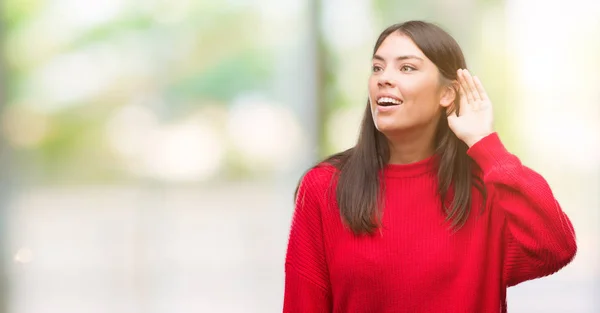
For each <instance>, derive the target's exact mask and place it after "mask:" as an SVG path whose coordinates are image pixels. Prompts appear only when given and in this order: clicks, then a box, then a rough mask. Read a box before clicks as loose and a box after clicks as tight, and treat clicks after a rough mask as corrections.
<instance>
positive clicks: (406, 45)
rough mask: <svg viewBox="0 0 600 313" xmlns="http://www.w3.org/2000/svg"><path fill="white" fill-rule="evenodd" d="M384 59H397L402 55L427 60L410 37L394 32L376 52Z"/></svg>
mask: <svg viewBox="0 0 600 313" xmlns="http://www.w3.org/2000/svg"><path fill="white" fill-rule="evenodd" d="M375 54H377V55H379V56H381V57H383V58H386V59H387V58H395V57H398V56H402V55H416V56H418V57H421V58H423V59H426V57H425V54H424V53H423V51H421V49H419V47H417V45H416V44H415V43H414V42H413V41H412V39H410V38H409V37H408V36H406V35H404V34H402V33H400V32H394V33H392V34H390V35H389V36H387V38H385V39H384V40H383V42H382V43H381V45H380V46H379V48H378V49H377V51H376V52H375Z"/></svg>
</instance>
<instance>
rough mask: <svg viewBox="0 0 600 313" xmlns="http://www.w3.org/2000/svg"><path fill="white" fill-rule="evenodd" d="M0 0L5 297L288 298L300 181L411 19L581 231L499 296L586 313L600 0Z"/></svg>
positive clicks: (19, 309)
mask: <svg viewBox="0 0 600 313" xmlns="http://www.w3.org/2000/svg"><path fill="white" fill-rule="evenodd" d="M3 4H4V6H3V25H4V26H5V27H4V29H5V31H4V32H3V33H2V36H3V38H1V39H2V42H3V48H4V66H3V67H2V68H3V70H4V73H3V77H4V86H3V88H4V89H5V90H6V94H5V98H6V99H5V100H6V101H5V104H4V106H2V108H1V109H2V111H1V112H0V114H1V122H0V126H1V134H2V136H3V139H4V140H3V142H4V144H5V146H6V147H7V148H8V150H7V151H8V152H9V155H8V156H9V157H5V154H2V156H3V162H2V164H1V166H3V167H4V168H3V173H5V174H4V175H3V177H2V178H1V179H2V182H3V183H4V184H3V186H6V188H5V190H3V193H4V194H5V195H6V196H4V197H3V200H4V201H2V202H0V204H1V205H2V211H0V212H1V218H2V226H3V228H2V231H3V234H4V240H3V246H2V251H3V252H4V253H3V254H2V255H3V256H4V260H3V261H4V262H3V265H4V271H5V273H6V277H7V279H5V280H4V282H3V284H4V286H3V288H4V289H3V290H5V292H3V295H2V296H3V299H5V300H6V303H5V305H4V307H0V312H10V313H33V312H35V313H40V312H61V313H68V312H111V313H116V312H123V313H125V312H127V313H130V312H140V313H142V312H143V313H146V312H156V313H159V312H169V313H171V312H181V313H183V312H257V313H258V312H261V313H262V312H278V311H281V306H282V299H283V279H284V276H283V275H284V274H283V262H284V257H285V249H286V244H287V236H288V231H289V224H290V221H291V214H292V210H293V207H292V204H293V201H292V197H293V192H294V188H295V184H296V183H297V181H298V179H299V177H300V175H301V174H302V172H303V171H304V170H306V169H307V167H308V166H309V165H310V164H311V163H313V162H316V161H317V160H318V159H319V158H321V157H323V156H324V155H327V154H329V153H333V152H337V151H339V150H341V149H345V148H348V147H350V146H352V144H353V143H354V140H355V139H356V135H357V133H358V123H359V121H360V118H361V114H362V111H363V109H364V105H365V100H366V82H367V77H368V75H369V70H370V58H371V52H372V46H373V44H374V42H375V39H376V38H377V35H378V33H379V32H380V31H381V30H383V29H384V28H385V27H386V26H387V25H389V24H391V23H396V22H400V21H404V20H408V19H426V20H428V21H433V22H437V23H438V24H440V25H441V26H442V27H444V28H445V29H447V30H448V31H449V32H450V33H451V34H452V35H454V37H455V38H456V39H457V40H458V42H459V43H460V44H461V46H462V48H463V50H464V52H465V55H466V57H467V61H468V64H469V68H470V69H471V70H472V71H473V72H475V73H476V74H477V75H478V76H480V77H481V79H482V81H483V83H484V85H485V86H486V88H487V89H488V92H489V94H490V96H491V97H492V100H493V102H494V105H495V111H496V117H497V123H496V127H497V129H498V131H499V133H500V135H501V137H502V138H503V140H504V141H505V143H506V145H507V146H508V147H509V149H510V150H511V151H512V152H514V153H515V154H517V155H518V156H519V157H520V158H521V160H522V161H523V162H524V163H525V164H526V165H528V166H529V167H531V168H533V169H534V170H536V171H538V172H540V173H541V174H542V175H543V176H544V177H545V178H547V180H548V182H549V183H550V185H551V186H552V187H553V190H554V192H555V194H556V196H557V198H558V199H559V201H560V203H561V204H562V206H563V207H564V210H565V211H566V212H567V213H568V214H569V216H570V217H571V219H572V221H573V223H574V225H575V228H576V232H577V235H578V240H579V252H578V255H577V257H576V258H575V260H574V261H573V263H572V264H570V265H569V266H567V267H566V268H565V269H564V270H563V271H561V272H559V273H558V274H556V275H553V276H551V277H548V278H543V279H539V280H535V281H531V282H527V283H524V284H521V285H519V286H517V287H514V288H510V289H509V294H508V296H509V300H508V301H509V309H510V311H511V312H527V313H530V312H544V313H548V312H575V313H595V312H598V310H600V302H598V300H596V298H597V297H596V296H595V295H597V294H600V286H599V284H600V268H599V266H598V264H600V254H599V250H598V246H599V245H600V242H599V240H598V237H599V236H600V231H599V230H598V225H599V223H600V212H599V205H600V203H599V202H600V201H599V197H598V195H597V193H598V190H600V188H599V187H600V186H599V180H600V177H598V173H599V172H600V168H599V163H600V162H598V160H600V138H599V136H600V129H599V125H600V111H599V110H600V93H599V92H598V88H597V85H598V83H600V71H599V69H600V63H599V62H600V61H599V60H598V58H597V56H598V55H600V43H599V42H598V40H596V38H600V5H598V4H597V3H596V2H595V1H586V0H573V1H570V2H569V5H568V6H565V4H564V3H562V2H559V1H535V0H519V1H516V0H506V1H476V0H460V1H451V2H450V1H441V0H428V1H390V0H377V1H375V0H356V1H341V0H319V1H317V0H304V1H302V0H287V1H280V0H277V1H276V0H259V1H242V0H234V1H183V0H177V1H160V0H151V1H142V2H140V1H132V0H106V1H97V2H86V3H83V2H81V1H75V0H52V1H50V0H49V1H17V0H5V1H4V3H3ZM449 12H452V13H449ZM0 302H1V301H0ZM0 304H1V303H0Z"/></svg>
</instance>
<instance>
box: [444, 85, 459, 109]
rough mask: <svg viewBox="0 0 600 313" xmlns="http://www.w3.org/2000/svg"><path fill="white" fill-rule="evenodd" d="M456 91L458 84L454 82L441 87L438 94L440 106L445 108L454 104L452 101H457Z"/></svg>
mask: <svg viewBox="0 0 600 313" xmlns="http://www.w3.org/2000/svg"><path fill="white" fill-rule="evenodd" d="M457 90H458V82H456V81H453V82H452V83H450V84H447V85H445V86H443V87H442V92H441V94H440V105H441V106H442V107H444V108H447V107H449V106H450V105H451V104H452V103H454V100H458V95H457V93H456V91H457Z"/></svg>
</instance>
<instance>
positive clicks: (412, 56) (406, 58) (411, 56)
mask: <svg viewBox="0 0 600 313" xmlns="http://www.w3.org/2000/svg"><path fill="white" fill-rule="evenodd" d="M408 59H417V60H420V61H423V58H421V57H418V56H416V55H414V54H408V55H401V56H399V57H396V61H402V60H408ZM373 60H379V61H382V62H385V59H384V58H383V57H381V56H379V55H377V54H376V55H374V56H373Z"/></svg>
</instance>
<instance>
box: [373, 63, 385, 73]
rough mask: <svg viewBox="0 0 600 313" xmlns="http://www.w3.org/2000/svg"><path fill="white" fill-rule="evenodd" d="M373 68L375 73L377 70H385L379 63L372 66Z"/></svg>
mask: <svg viewBox="0 0 600 313" xmlns="http://www.w3.org/2000/svg"><path fill="white" fill-rule="evenodd" d="M371 70H372V71H373V73H377V72H381V71H383V68H382V67H381V66H379V65H373V67H372V68H371Z"/></svg>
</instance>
